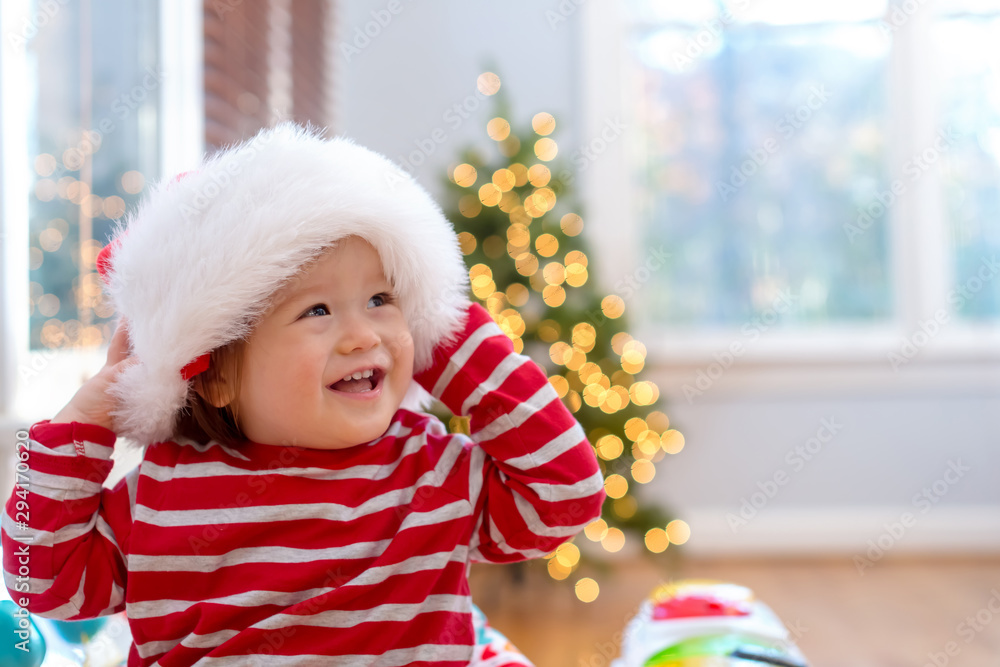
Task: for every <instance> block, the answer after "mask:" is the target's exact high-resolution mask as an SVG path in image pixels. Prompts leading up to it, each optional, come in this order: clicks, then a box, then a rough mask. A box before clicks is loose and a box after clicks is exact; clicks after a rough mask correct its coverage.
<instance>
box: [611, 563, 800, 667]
mask: <svg viewBox="0 0 1000 667" xmlns="http://www.w3.org/2000/svg"><path fill="white" fill-rule="evenodd" d="M612 664H613V667H765V666H767V665H771V666H774V665H777V666H779V667H808V666H807V664H806V661H805V658H804V657H803V656H802V653H801V652H800V651H799V650H798V648H797V647H796V646H795V644H794V643H793V642H792V640H791V638H790V637H789V633H788V630H787V629H786V628H785V626H784V624H783V623H782V622H781V621H780V620H779V619H778V617H777V616H775V614H774V612H773V611H771V609H770V608H768V606H767V605H765V604H764V603H763V602H760V601H759V600H757V599H755V598H754V595H753V592H752V591H751V590H750V589H748V588H746V587H744V586H737V585H736V584H729V583H725V582H720V581H709V580H696V579H690V580H683V581H678V582H675V583H672V584H665V585H663V586H660V587H659V588H657V589H656V590H655V591H653V593H652V595H651V596H650V597H649V599H648V600H646V601H645V602H643V604H642V606H641V607H640V608H639V613H638V614H636V616H635V618H633V619H632V620H631V621H630V622H629V624H628V626H627V627H626V628H625V636H624V640H623V642H622V656H621V658H619V659H618V660H616V661H615V662H614V663H612Z"/></svg>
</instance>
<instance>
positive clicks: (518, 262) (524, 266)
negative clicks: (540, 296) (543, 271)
mask: <svg viewBox="0 0 1000 667" xmlns="http://www.w3.org/2000/svg"><path fill="white" fill-rule="evenodd" d="M514 267H515V268H516V269H517V272H518V273H520V274H521V275H522V276H530V275H532V274H534V273H535V271H537V270H538V258H537V257H535V256H534V255H532V254H531V253H530V252H524V253H521V254H520V255H518V256H517V258H516V259H515V260H514Z"/></svg>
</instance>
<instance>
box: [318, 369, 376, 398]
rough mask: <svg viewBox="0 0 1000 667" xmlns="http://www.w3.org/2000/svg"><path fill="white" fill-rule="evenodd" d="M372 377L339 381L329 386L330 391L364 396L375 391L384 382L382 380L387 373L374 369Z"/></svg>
mask: <svg viewBox="0 0 1000 667" xmlns="http://www.w3.org/2000/svg"><path fill="white" fill-rule="evenodd" d="M372 370H373V372H372V375H371V377H366V378H361V379H358V380H355V379H346V380H338V381H337V382H334V383H333V384H331V385H330V386H329V389H331V390H333V391H339V392H342V393H345V394H362V393H365V392H369V391H374V390H375V389H377V388H378V386H379V385H380V384H381V382H382V378H383V377H384V376H385V371H383V370H381V369H379V368H375V369H372Z"/></svg>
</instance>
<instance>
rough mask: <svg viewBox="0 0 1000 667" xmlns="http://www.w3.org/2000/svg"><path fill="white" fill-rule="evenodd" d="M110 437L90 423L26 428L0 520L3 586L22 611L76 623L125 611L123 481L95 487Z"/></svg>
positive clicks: (106, 465) (107, 460) (104, 471)
mask: <svg viewBox="0 0 1000 667" xmlns="http://www.w3.org/2000/svg"><path fill="white" fill-rule="evenodd" d="M114 443H115V434H114V433H113V432H111V431H109V430H107V429H105V428H102V427H100V426H93V425H90V424H80V423H72V424H52V423H49V422H39V423H38V424H35V425H34V426H32V427H31V430H30V431H29V436H28V439H27V443H26V447H25V448H24V449H19V452H24V453H22V454H20V456H19V458H20V459H21V461H20V462H19V466H18V470H17V472H18V474H17V475H16V476H15V487H14V490H13V492H12V494H11V497H10V499H9V500H8V501H7V505H6V507H5V512H4V514H3V519H2V533H3V575H4V584H5V585H6V586H7V591H8V592H9V593H10V595H11V597H12V598H13V599H14V601H15V602H16V603H18V604H19V605H20V606H22V607H25V608H27V609H28V611H30V612H32V613H34V614H38V615H39V616H44V617H47V618H55V619H63V620H67V619H72V620H79V619H85V618H94V617H96V616H102V615H105V614H111V613H115V612H118V611H122V610H123V609H124V608H125V583H126V562H125V556H124V554H125V553H127V547H126V545H125V542H127V540H128V535H129V529H130V527H131V511H130V503H129V484H128V478H126V479H124V480H122V481H121V482H120V483H119V484H118V485H117V486H116V487H115V488H114V489H105V488H102V484H103V483H104V480H105V479H106V478H107V476H108V473H109V472H110V471H111V466H112V461H111V453H112V451H113V447H114Z"/></svg>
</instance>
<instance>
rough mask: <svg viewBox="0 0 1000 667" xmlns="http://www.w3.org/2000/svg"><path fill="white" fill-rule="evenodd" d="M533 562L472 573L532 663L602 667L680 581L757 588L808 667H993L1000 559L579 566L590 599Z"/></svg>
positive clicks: (996, 665) (486, 607)
mask: <svg viewBox="0 0 1000 667" xmlns="http://www.w3.org/2000/svg"><path fill="white" fill-rule="evenodd" d="M539 565H544V564H543V563H538V562H535V563H531V564H529V565H527V566H521V569H520V573H521V575H522V576H521V581H520V582H518V581H517V580H516V579H515V578H513V577H512V576H511V572H510V571H509V568H511V567H513V566H498V565H477V566H475V567H474V568H473V571H472V577H471V584H472V591H473V593H472V595H473V600H474V601H475V602H476V603H477V604H478V605H479V606H480V608H482V609H483V611H484V612H486V615H487V617H488V618H489V619H490V623H491V624H492V625H494V626H496V627H497V628H498V629H499V630H500V631H501V632H503V633H505V634H506V635H507V636H508V638H509V639H510V640H511V641H512V642H513V643H514V644H515V645H517V646H518V648H520V649H521V650H522V651H523V652H524V653H525V654H526V655H527V656H528V657H529V658H531V659H532V660H534V661H535V664H536V665H537V666H538V667H570V666H572V667H583V666H584V665H586V666H588V667H601V666H604V665H608V664H609V662H610V660H611V659H612V658H614V657H616V656H617V652H618V644H619V641H620V634H618V633H620V632H621V630H622V628H623V627H624V625H625V623H626V621H627V620H628V619H629V618H630V617H631V616H632V615H633V613H634V612H635V608H636V605H637V604H638V603H639V602H640V601H641V600H642V599H644V598H645V597H646V595H648V593H649V592H650V591H651V590H652V589H653V588H654V587H655V586H656V585H657V584H658V583H660V582H664V581H669V580H670V579H671V578H681V577H699V578H702V577H705V578H712V579H723V580H727V581H732V582H735V583H739V584H742V585H745V586H749V587H750V588H752V589H753V590H754V591H755V592H756V594H757V597H759V598H760V599H761V600H763V601H764V602H765V603H767V604H768V605H769V606H770V607H771V608H772V609H774V611H775V612H776V613H777V614H778V616H780V617H781V618H782V620H783V621H784V622H785V624H786V625H787V626H789V628H794V629H797V632H798V633H799V634H800V636H799V637H798V639H797V643H798V645H799V647H800V648H801V649H802V651H803V652H804V653H805V655H806V657H807V658H808V659H809V661H810V664H811V665H812V667H925V666H926V667H945V665H947V666H948V667H1000V557H998V558H995V559H994V558H989V559H986V558H969V559H947V560H895V561H890V560H889V559H885V560H882V561H879V562H877V563H875V564H874V565H873V566H872V567H871V568H869V569H867V570H865V572H864V574H863V575H860V574H859V573H858V571H857V569H856V568H855V566H854V564H853V563H852V562H851V561H850V560H849V559H847V558H840V559H830V560H760V559H757V560H741V561H734V560H713V561H707V560H690V559H682V558H681V559H679V558H673V559H666V560H659V561H656V562H653V561H651V560H648V559H640V560H637V561H630V562H627V563H620V564H618V565H616V566H615V567H614V569H612V570H611V571H609V572H605V573H595V572H586V571H582V572H578V573H574V577H573V578H572V579H575V578H578V577H579V576H587V575H590V576H593V578H594V579H596V580H598V582H599V583H600V585H601V593H600V597H599V598H598V600H597V601H595V602H593V603H590V604H584V603H582V602H580V601H578V600H577V599H576V598H575V595H574V593H573V586H572V585H571V584H568V583H567V582H554V581H552V580H551V579H549V578H548V576H547V575H546V574H545V572H544V569H543V567H538V566H539ZM991 601H992V607H993V609H994V610H996V612H994V611H993V610H991V609H990V603H991ZM949 650H950V652H951V654H952V655H948V653H947V652H948V651H949Z"/></svg>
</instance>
